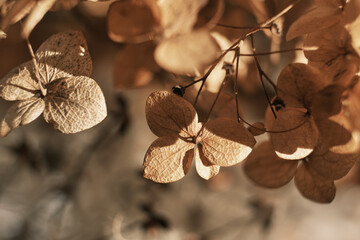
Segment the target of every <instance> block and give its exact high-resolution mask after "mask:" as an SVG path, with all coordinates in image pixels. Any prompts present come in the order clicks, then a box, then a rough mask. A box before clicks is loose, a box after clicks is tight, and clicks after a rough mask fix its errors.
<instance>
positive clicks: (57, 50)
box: [35, 31, 92, 84]
mask: <svg viewBox="0 0 360 240" xmlns="http://www.w3.org/2000/svg"><path fill="white" fill-rule="evenodd" d="M35 55H36V58H37V60H38V63H39V69H40V74H41V81H42V82H43V83H44V84H47V83H49V82H51V81H54V80H56V79H60V78H64V77H71V76H87V77H89V76H90V74H91V72H92V61H91V58H90V54H89V50H88V47H87V43H86V39H85V37H84V35H83V34H82V33H81V32H79V31H65V32H61V33H58V34H54V35H52V36H51V37H49V38H48V39H47V40H46V41H45V42H43V43H42V44H41V46H40V47H39V49H38V50H37V51H36V53H35Z"/></svg>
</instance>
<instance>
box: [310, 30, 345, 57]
mask: <svg viewBox="0 0 360 240" xmlns="http://www.w3.org/2000/svg"><path fill="white" fill-rule="evenodd" d="M350 42H351V37H350V35H349V33H348V32H347V31H346V29H345V28H344V26H343V24H336V25H335V26H332V27H331V28H328V29H323V30H321V31H317V32H314V33H311V34H308V35H307V37H306V40H305V42H304V46H306V47H317V50H311V51H304V54H305V57H306V58H307V59H309V60H310V61H313V62H323V63H327V62H329V61H331V60H333V59H335V58H337V57H341V55H345V54H346V53H347V52H348V49H349V46H350Z"/></svg>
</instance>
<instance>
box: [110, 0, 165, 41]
mask: <svg viewBox="0 0 360 240" xmlns="http://www.w3.org/2000/svg"><path fill="white" fill-rule="evenodd" d="M155 6H156V5H155ZM157 25H158V23H157V21H156V19H155V16H154V15H153V12H152V9H151V8H150V7H149V6H148V5H147V4H145V2H143V1H131V0H126V1H116V2H113V3H112V4H111V5H110V7H109V11H108V14H107V27H108V35H109V37H110V39H111V40H113V41H114V42H135V43H139V42H144V41H148V40H151V39H152V38H153V37H154V35H155V34H156V31H158V30H157V29H156V28H157Z"/></svg>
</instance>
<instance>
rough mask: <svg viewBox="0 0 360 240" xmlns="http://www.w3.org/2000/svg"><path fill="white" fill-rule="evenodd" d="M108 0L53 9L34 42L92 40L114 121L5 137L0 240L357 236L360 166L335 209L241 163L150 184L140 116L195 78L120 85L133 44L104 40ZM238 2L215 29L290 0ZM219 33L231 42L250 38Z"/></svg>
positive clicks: (272, 60) (6, 65) (5, 48)
mask: <svg viewBox="0 0 360 240" xmlns="http://www.w3.org/2000/svg"><path fill="white" fill-rule="evenodd" d="M110 2H111V1H110ZM110 2H101V3H94V2H82V3H80V4H79V5H78V6H76V7H75V8H73V9H71V10H69V11H65V10H60V11H56V12H49V13H48V14H46V16H45V17H44V19H43V20H42V21H41V22H40V23H39V24H38V25H37V26H36V27H35V29H34V31H33V32H32V34H31V36H30V41H31V43H32V45H33V48H34V49H37V48H38V47H39V46H40V44H41V43H42V42H43V41H44V40H46V39H47V38H48V37H49V36H51V35H52V34H54V33H57V32H60V31H64V30H69V29H76V30H80V31H82V32H83V33H84V34H85V37H86V39H87V41H88V45H89V51H90V54H91V56H92V59H93V66H94V71H93V74H92V78H93V79H95V80H96V81H97V82H98V84H99V85H100V87H101V88H102V90H103V92H104V94H105V98H106V101H107V107H108V117H107V118H106V119H105V120H104V121H103V122H101V123H100V124H99V125H97V126H95V127H94V128H92V129H90V130H87V131H84V132H82V133H78V134H73V135H65V134H61V133H58V132H57V131H55V130H53V129H52V127H51V126H50V125H48V124H47V123H46V122H45V121H44V120H43V118H42V117H39V118H38V119H37V120H36V121H34V122H33V123H31V124H29V125H26V126H23V127H21V128H18V129H16V130H14V131H13V132H12V133H11V134H10V135H9V136H7V137H6V138H1V139H0V240H25V239H26V240H30V239H31V240H42V239H84V240H85V239H86V240H125V239H126V240H132V239H134V240H135V239H150V240H151V239H164V240H165V239H166V240H215V239H216V240H217V239H220V240H235V239H242V240H247V239H248V240H258V239H259V240H260V239H261V240H263V239H267V240H275V239H276V240H282V239H284V240H285V239H286V240H304V239H320V240H322V239H324V240H338V239H344V240H347V239H348V240H356V239H360V228H359V222H360V205H358V204H357V202H358V198H359V199H360V188H359V183H360V179H359V176H358V173H357V171H358V170H357V169H358V166H356V167H355V168H354V170H353V171H352V172H350V174H349V175H348V176H347V177H346V178H344V179H342V180H341V181H340V182H337V189H338V191H337V196H336V198H335V200H334V201H333V202H332V203H331V204H328V205H322V204H318V203H314V202H311V201H309V200H306V199H304V198H303V197H302V196H301V195H300V193H299V192H298V191H297V190H296V188H295V186H294V183H293V182H291V183H289V184H288V185H286V186H285V187H282V188H280V189H270V190H269V189H263V188H260V187H257V186H255V185H254V184H253V183H252V182H250V180H248V179H247V178H246V176H244V173H243V170H242V166H241V164H239V165H237V166H234V167H231V168H222V169H221V171H220V173H219V175H217V176H216V177H214V178H213V179H211V180H210V181H205V180H203V179H201V178H200V177H199V176H198V175H197V174H196V172H195V169H194V168H192V170H191V171H190V173H189V174H188V175H187V176H185V177H184V178H183V179H182V180H180V181H178V182H175V183H171V184H157V183H153V182H151V181H149V180H146V179H144V178H143V177H142V162H143V158H144V155H145V152H146V150H147V148H148V147H149V146H150V144H151V143H152V141H154V140H155V139H156V136H155V135H153V134H152V133H151V131H150V130H149V128H148V126H147V123H146V119H145V111H144V107H145V101H146V98H147V96H148V95H149V94H150V93H151V92H153V91H155V90H161V89H164V90H171V87H173V86H175V85H177V84H180V83H183V82H189V79H185V78H181V77H179V76H175V75H173V74H169V73H166V72H164V71H161V70H157V71H153V72H151V76H150V77H149V78H148V79H149V81H147V82H146V84H141V85H143V86H141V87H137V88H134V87H126V88H124V87H123V86H122V84H119V83H118V82H119V81H121V80H119V76H120V78H121V75H122V72H121V71H120V72H119V71H118V70H117V69H122V68H121V66H119V65H118V64H119V62H121V61H123V62H126V61H127V60H128V61H132V60H131V59H133V58H134V56H133V55H132V52H131V51H130V52H125V53H124V51H125V49H126V47H127V45H126V44H118V43H114V42H112V41H111V40H110V39H109V37H108V35H107V25H106V13H107V10H108V7H109V4H110ZM240 2H244V1H236V0H233V1H228V3H227V4H228V5H226V6H227V8H225V10H224V15H223V17H222V19H221V20H220V21H219V22H221V23H224V24H234V25H237V26H249V25H251V24H254V23H255V22H256V21H263V20H264V19H267V18H269V17H271V16H273V15H274V14H275V13H277V12H278V11H279V10H281V9H283V8H284V6H286V5H287V4H288V3H289V2H291V1H265V3H266V4H265V5H264V3H263V5H261V6H265V7H264V8H263V9H262V10H261V9H260V10H258V11H251V9H247V8H246V6H245V5H243V4H241V3H240ZM260 2H262V1H260ZM310 4H311V1H305V0H304V1H302V2H301V3H300V5H299V6H298V7H297V8H296V10H291V11H290V12H289V13H287V14H286V15H285V19H284V26H283V27H284V29H285V30H286V29H287V28H288V26H289V25H290V24H291V22H292V21H293V20H294V19H296V18H297V17H298V16H299V15H301V13H302V12H303V11H305V10H306V9H307V8H308V7H309V6H310ZM214 30H215V31H217V32H220V33H222V34H223V35H225V36H227V37H228V38H229V39H230V40H231V39H235V38H236V37H239V36H241V34H243V33H244V30H229V29H225V28H221V27H216V28H215V29H214ZM19 32H20V25H19V24H16V25H13V26H12V27H11V28H10V29H9V32H8V38H7V39H5V40H1V41H0V63H1V64H0V77H3V76H4V75H5V74H6V73H7V72H9V71H10V70H11V69H12V68H13V67H15V66H17V65H19V64H20V63H23V62H25V61H28V60H30V55H29V53H28V50H27V47H26V42H25V41H23V40H22V39H21V38H20V37H19ZM255 40H256V46H257V51H259V52H265V51H270V50H271V49H273V50H274V49H288V48H293V47H297V46H299V45H298V43H297V42H296V41H291V42H285V40H284V37H283V36H281V35H279V36H275V37H274V36H272V37H269V36H267V35H266V34H263V33H258V34H257V35H256V36H255ZM300 46H301V45H300ZM145 54H146V53H144V55H145ZM119 55H120V57H119ZM140 58H141V57H140ZM119 59H121V60H119ZM251 60H252V59H251V58H250V60H249V61H246V63H244V64H246V67H244V69H243V72H244V74H242V76H240V78H239V90H240V96H241V97H240V98H241V107H242V110H243V116H245V118H246V119H248V120H249V121H250V122H256V121H263V115H264V110H265V108H266V104H267V102H266V98H265V95H264V92H263V90H262V88H261V85H260V82H259V79H258V73H257V70H256V68H255V65H254V64H253V62H252V61H251ZM259 60H260V63H261V65H262V67H263V68H264V70H265V71H266V72H267V73H268V74H269V76H270V77H271V78H272V79H273V80H276V78H277V76H278V74H279V72H280V71H281V69H282V68H283V67H284V66H285V65H286V64H288V63H290V62H293V61H297V62H299V61H304V57H303V56H302V55H301V54H299V53H295V52H290V53H284V54H281V55H277V56H272V57H269V56H265V57H259ZM123 71H124V73H123V74H124V75H126V74H127V73H126V72H125V71H126V70H123ZM114 72H116V74H114ZM150 80H151V81H150ZM120 85H121V86H120ZM130 85H131V84H130ZM119 86H120V87H119ZM269 91H270V89H269ZM188 94H189V95H191V93H188ZM210 95H211V94H210ZM211 97H214V96H210V97H209V99H205V100H203V102H204V104H202V105H201V106H200V107H199V109H198V110H199V112H200V113H206V109H207V108H209V107H210V105H211ZM0 105H1V107H0V116H1V117H3V116H4V115H5V113H6V111H7V109H8V108H9V106H10V105H11V103H10V102H6V101H4V100H1V101H0ZM199 105H200V104H199ZM265 138H266V136H261V137H258V138H257V140H258V141H262V140H264V139H265Z"/></svg>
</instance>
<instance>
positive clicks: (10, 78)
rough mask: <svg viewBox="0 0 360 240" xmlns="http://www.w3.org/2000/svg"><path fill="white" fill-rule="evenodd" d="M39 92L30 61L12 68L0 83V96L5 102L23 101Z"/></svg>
mask: <svg viewBox="0 0 360 240" xmlns="http://www.w3.org/2000/svg"><path fill="white" fill-rule="evenodd" d="M37 92H40V87H39V84H38V82H37V81H36V78H35V74H34V65H33V62H32V61H29V62H26V63H23V64H21V65H20V66H18V67H15V68H13V69H12V70H11V71H10V72H9V73H8V74H7V75H6V76H5V77H3V78H2V79H1V82H0V96H1V97H2V98H3V99H5V100H7V101H15V100H25V99H28V98H31V97H33V96H34V95H35V94H36V93H37Z"/></svg>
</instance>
